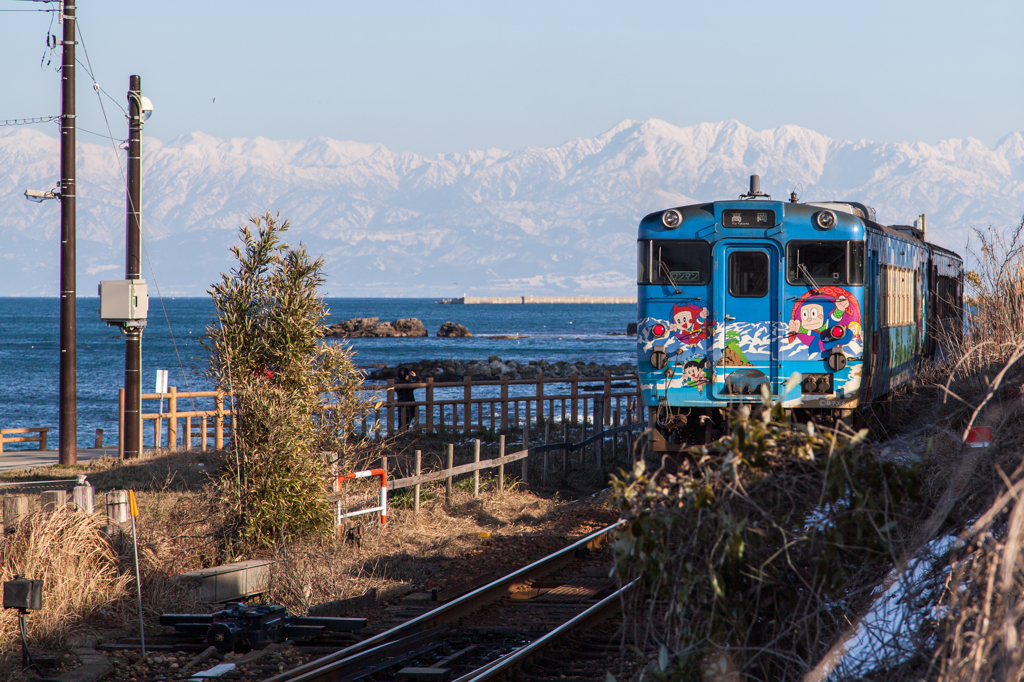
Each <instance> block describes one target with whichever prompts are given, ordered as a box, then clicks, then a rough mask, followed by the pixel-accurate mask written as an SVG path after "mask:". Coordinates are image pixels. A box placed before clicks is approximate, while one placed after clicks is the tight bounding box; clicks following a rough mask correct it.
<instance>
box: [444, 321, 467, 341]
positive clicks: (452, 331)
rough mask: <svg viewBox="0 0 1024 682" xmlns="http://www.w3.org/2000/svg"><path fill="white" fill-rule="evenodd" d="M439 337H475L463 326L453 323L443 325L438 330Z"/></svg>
mask: <svg viewBox="0 0 1024 682" xmlns="http://www.w3.org/2000/svg"><path fill="white" fill-rule="evenodd" d="M437 335H438V336H446V337H448V338H465V337H470V336H473V334H472V333H471V332H470V331H469V330H468V329H466V328H465V327H463V326H462V325H461V324H455V323H454V322H451V321H448V322H445V323H444V324H442V325H441V328H440V329H438V330H437Z"/></svg>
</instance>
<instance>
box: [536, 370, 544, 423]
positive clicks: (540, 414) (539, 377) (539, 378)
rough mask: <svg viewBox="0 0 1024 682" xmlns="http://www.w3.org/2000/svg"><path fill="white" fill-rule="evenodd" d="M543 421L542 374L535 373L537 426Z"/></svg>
mask: <svg viewBox="0 0 1024 682" xmlns="http://www.w3.org/2000/svg"><path fill="white" fill-rule="evenodd" d="M542 421H544V372H537V426H538V428H539V427H540V423H541V422H542Z"/></svg>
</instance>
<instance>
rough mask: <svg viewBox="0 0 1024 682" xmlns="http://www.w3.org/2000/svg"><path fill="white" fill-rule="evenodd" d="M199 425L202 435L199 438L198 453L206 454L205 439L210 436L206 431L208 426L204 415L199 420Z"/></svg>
mask: <svg viewBox="0 0 1024 682" xmlns="http://www.w3.org/2000/svg"><path fill="white" fill-rule="evenodd" d="M199 424H200V425H201V426H200V428H202V431H201V434H202V435H201V436H199V451H200V452H206V437H207V436H208V435H210V434H209V431H207V429H208V428H209V427H208V425H207V423H206V415H205V414H204V415H203V416H202V417H200V418H199Z"/></svg>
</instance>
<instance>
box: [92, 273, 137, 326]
mask: <svg viewBox="0 0 1024 682" xmlns="http://www.w3.org/2000/svg"><path fill="white" fill-rule="evenodd" d="M148 316H149V293H148V291H147V288H146V280H144V279H111V280H104V281H102V282H100V319H101V320H104V321H105V322H106V323H107V324H108V325H111V326H114V325H116V326H120V327H135V328H143V327H145V326H146V318H147V317H148Z"/></svg>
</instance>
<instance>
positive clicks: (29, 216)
mask: <svg viewBox="0 0 1024 682" xmlns="http://www.w3.org/2000/svg"><path fill="white" fill-rule="evenodd" d="M82 137H85V136H84V135H81V134H80V138H79V139H81V138H82ZM119 157H120V163H119ZM123 164H124V152H123V151H122V150H119V149H117V150H115V148H114V146H113V145H111V144H93V143H90V142H81V143H80V144H79V145H78V232H77V235H78V236H77V238H78V242H77V244H78V283H79V285H78V288H79V295H86V296H92V295H95V291H96V283H97V282H98V281H99V280H100V279H120V278H122V277H123V274H124V223H125V218H124V214H125V206H124V205H125V192H124V180H123V175H122V171H121V170H120V169H121V167H123ZM751 173H758V174H760V175H761V179H762V180H761V182H762V188H763V189H764V190H765V191H767V192H768V193H770V194H772V195H774V196H775V198H777V199H787V198H788V196H789V192H790V191H792V190H794V189H795V190H796V191H797V192H798V193H799V195H800V199H801V201H825V200H836V199H840V200H850V201H859V202H862V203H865V204H868V205H870V206H873V207H875V209H876V210H877V212H878V219H879V221H880V222H883V223H886V224H894V223H895V224H910V223H912V221H913V220H914V219H915V218H916V217H917V216H918V215H919V214H922V213H924V214H926V215H927V216H928V234H929V240H931V241H935V242H937V243H939V244H941V245H943V246H946V247H947V248H951V249H953V250H955V251H958V252H960V253H961V254H963V253H964V252H965V244H966V241H967V238H968V235H969V234H970V230H971V228H979V229H986V228H988V227H990V226H991V227H993V228H996V229H999V230H1003V229H1008V228H1012V227H1014V226H1015V225H1017V224H1018V223H1019V221H1020V218H1021V214H1022V212H1024V131H1018V132H1013V133H1010V134H1008V135H1007V136H1006V137H1004V138H1003V139H1002V140H1000V141H999V143H998V144H997V145H996V146H995V148H994V149H989V148H988V147H986V146H985V145H984V144H982V143H981V142H980V141H978V140H976V139H971V138H968V139H965V140H955V139H954V140H945V141H943V142H940V143H938V144H926V143H923V142H901V143H879V142H870V141H867V140H859V141H849V140H839V139H833V138H830V137H827V136H825V135H822V134H820V133H817V132H815V131H813V130H808V129H806V128H801V127H798V126H794V125H786V126H781V127H779V128H775V129H771V130H762V131H755V130H752V129H750V128H748V127H746V126H744V125H742V124H740V123H738V122H736V121H723V122H719V123H702V124H699V125H694V126H688V127H677V126H674V125H671V124H669V123H666V122H664V121H660V120H656V119H650V120H647V121H629V120H627V121H622V122H621V123H619V124H618V125H616V126H615V127H613V128H612V129H610V130H608V131H607V132H605V133H604V134H602V135H599V136H597V137H593V138H576V139H572V140H569V141H568V142H565V143H564V144H562V145H559V146H557V147H549V148H541V147H527V148H525V149H520V150H517V151H512V152H506V151H501V150H498V149H489V150H486V151H472V152H467V153H453V154H443V155H437V156H434V157H426V156H421V155H418V154H414V153H410V152H395V151H392V150H390V149H387V148H386V147H384V146H382V145H379V144H365V143H360V142H341V141H338V140H333V139H329V138H324V137H317V138H312V139H305V140H282V141H274V140H268V139H265V138H261V137H257V138H252V139H244V138H236V139H231V140H221V139H217V138H214V137H210V136H208V135H205V134H203V133H200V132H195V133H191V134H188V135H183V136H181V137H179V138H177V139H174V140H172V141H170V142H168V143H166V144H165V143H162V142H160V141H158V140H156V139H153V138H148V137H145V138H144V142H143V189H142V197H143V201H142V209H143V234H144V240H145V245H146V253H144V254H143V262H144V276H145V277H146V278H147V279H148V280H151V279H152V278H153V273H154V272H155V278H156V281H157V284H158V285H159V287H160V289H161V292H162V293H163V295H193V296H195V295H202V294H203V292H204V291H205V290H206V287H208V286H209V284H211V283H212V282H214V281H216V280H217V279H218V278H219V273H220V272H224V271H227V270H228V269H229V268H230V267H231V258H230V255H229V252H228V248H229V246H230V245H231V244H232V243H234V242H235V240H236V239H237V228H238V226H239V225H240V224H241V223H243V222H244V221H245V220H246V219H247V217H248V216H250V215H252V214H255V213H263V212H265V211H268V210H269V211H274V212H276V211H280V213H281V216H282V217H286V218H288V219H289V220H290V221H291V225H292V229H291V232H290V233H289V237H288V238H289V240H290V241H293V242H299V241H301V242H303V243H305V244H306V245H307V247H308V248H309V250H310V251H311V253H313V254H323V255H324V256H325V258H326V262H327V265H326V272H327V276H328V286H327V293H328V294H330V295H332V296H459V295H462V294H463V293H466V294H470V295H495V294H499V295H500V294H515V295H520V294H595V295H628V294H632V293H633V292H634V291H635V289H634V286H635V284H634V282H635V275H634V272H635V265H634V259H635V248H634V245H633V244H634V242H635V240H636V226H637V222H638V221H639V220H640V218H642V217H643V216H644V215H646V214H647V213H650V212H652V211H656V210H659V209H663V208H667V207H669V206H677V205H682V204H688V203H696V202H703V201H710V200H714V199H730V198H735V197H736V196H738V195H739V194H740V193H741V192H744V191H745V190H746V189H747V184H748V176H749V175H750V174H751ZM58 176H59V141H58V139H57V137H55V136H50V135H47V134H46V133H44V132H42V131H39V130H35V129H26V128H20V129H11V130H8V131H4V132H0V234H3V236H4V239H3V241H2V243H0V263H2V264H4V267H2V268H0V295H8V296H14V295H18V296H22V295H27V296H55V295H57V294H58V285H57V282H58V267H59V234H60V217H59V216H60V210H59V207H58V206H57V204H56V202H52V201H50V202H44V203H43V204H33V203H30V202H27V201H25V199H24V197H23V196H22V194H23V192H24V190H25V189H49V188H52V187H54V186H55V184H56V183H57V179H58ZM151 294H152V289H151Z"/></svg>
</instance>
